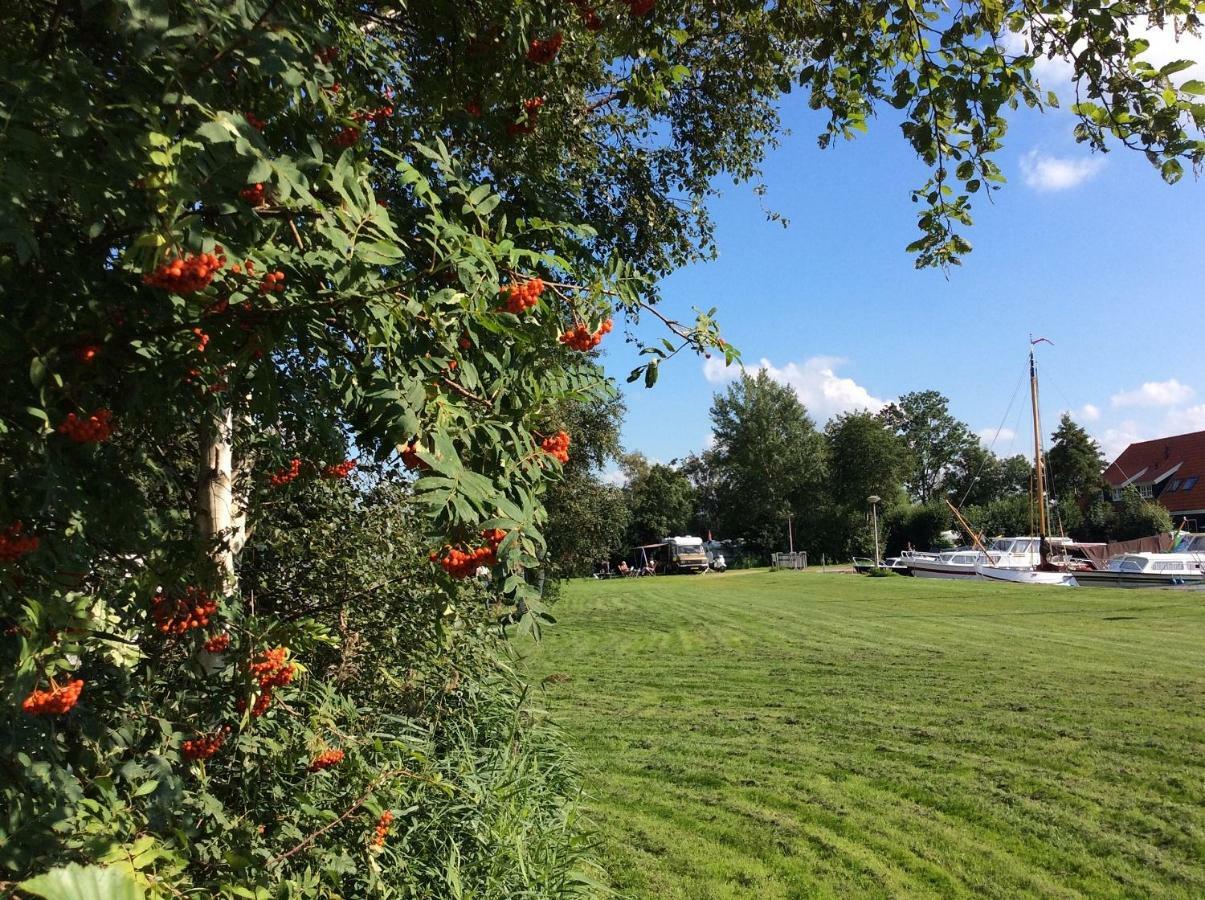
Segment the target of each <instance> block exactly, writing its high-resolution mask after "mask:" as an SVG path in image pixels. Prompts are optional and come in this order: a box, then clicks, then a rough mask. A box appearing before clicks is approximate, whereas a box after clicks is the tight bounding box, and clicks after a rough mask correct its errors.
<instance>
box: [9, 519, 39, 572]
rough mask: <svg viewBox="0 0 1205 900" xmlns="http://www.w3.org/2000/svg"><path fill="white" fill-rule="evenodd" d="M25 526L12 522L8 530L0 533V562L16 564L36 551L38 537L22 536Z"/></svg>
mask: <svg viewBox="0 0 1205 900" xmlns="http://www.w3.org/2000/svg"><path fill="white" fill-rule="evenodd" d="M24 530H25V526H24V525H23V524H22V523H20V522H13V524H11V525H9V526H8V530H7V531H4V532H0V562H6V563H10V562H16V561H17V560H19V559H20V558H21V557H22V556H25V555H26V554H27V553H33V552H34V551H35V550H37V549H38V537H37V535H35V534H23V533H22V532H23V531H24Z"/></svg>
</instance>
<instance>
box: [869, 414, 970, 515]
mask: <svg viewBox="0 0 1205 900" xmlns="http://www.w3.org/2000/svg"><path fill="white" fill-rule="evenodd" d="M879 415H880V416H881V417H882V420H883V422H884V423H886V424H887V425H888V426H889V427H890V428H892V429H894V430H895V432H896V433H897V434H898V435H899V436H900V437H902V438H903V440H904V443H905V445H906V446H907V447H908V451H909V453H910V454H911V457H912V468H911V472H910V473H909V475H908V478H907V480H906V483H907V486H908V490H909V492H910V493H911V494H912V496H913V497H914V498H915V499H917V500H919V501H920V502H921V503H927V502H928V501H929V500H932V499H935V498H937V497H939V496H940V495H941V493H942V492H943V491H944V489H945V485H946V483H947V481H948V480H949V479H950V477H951V475H952V472H953V471H954V469H955V467H956V466H957V464H958V460H959V459H960V458H961V457H962V455H963V454H964V453H966V452H967V450H968V448H970V447H973V446H974V444H975V443H976V438H975V436H974V435H973V434H971V431H970V429H969V428H967V426H966V425H965V424H964V423H962V422H960V421H958V420H957V419H955V418H954V417H953V416H952V415H950V401H949V400H948V399H946V398H945V397H944V396H943V395H942V394H940V393H939V392H937V391H915V392H913V393H910V394H904V396H902V397H900V399H899V400H898V401H896V402H895V403H892V404H890V405H889V406H887V407H886V408H885V409H884V410H883V411H882V412H881V413H879Z"/></svg>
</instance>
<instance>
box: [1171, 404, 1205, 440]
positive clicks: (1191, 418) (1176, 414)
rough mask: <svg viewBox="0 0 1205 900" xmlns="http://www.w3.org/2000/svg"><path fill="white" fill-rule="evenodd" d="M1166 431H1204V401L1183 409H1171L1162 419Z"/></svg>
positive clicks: (1173, 432)
mask: <svg viewBox="0 0 1205 900" xmlns="http://www.w3.org/2000/svg"><path fill="white" fill-rule="evenodd" d="M1163 424H1164V426H1165V428H1166V433H1167V434H1169V435H1172V434H1187V433H1188V432H1190V431H1205V403H1198V404H1197V405H1196V406H1189V407H1186V408H1185V409H1173V410H1172V411H1171V412H1169V413H1168V414H1167V417H1166V419H1165V420H1164V423H1163Z"/></svg>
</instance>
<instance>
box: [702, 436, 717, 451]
mask: <svg viewBox="0 0 1205 900" xmlns="http://www.w3.org/2000/svg"><path fill="white" fill-rule="evenodd" d="M714 446H715V432H714V431H709V432H707V436H706V437H704V438H703V449H704V450H710V449H711V448H712V447H714Z"/></svg>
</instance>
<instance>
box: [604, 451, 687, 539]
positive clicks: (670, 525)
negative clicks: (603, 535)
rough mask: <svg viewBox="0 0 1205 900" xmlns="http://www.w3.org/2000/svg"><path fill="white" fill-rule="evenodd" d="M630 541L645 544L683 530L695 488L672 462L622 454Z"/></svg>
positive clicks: (637, 454) (684, 529)
mask: <svg viewBox="0 0 1205 900" xmlns="http://www.w3.org/2000/svg"><path fill="white" fill-rule="evenodd" d="M622 462H623V470H624V474H625V475H627V478H628V483H627V488H626V493H627V498H628V511H629V515H630V524H629V526H628V534H629V536H630V539H631V542H632V543H633V544H648V543H653V542H655V541H660V540H662V539H663V538H666V537H670V536H671V535H677V534H683V533H685V532H686V530H687V527H688V526H689V525H690V521H691V517H692V516H693V514H694V510H695V497H694V488H693V487H692V486H691V484H690V481H689V479H687V477H686V476H685V475H684V474H683V473H682V472H681V471H680V470H678V469H676V468H674V467H673V466H667V465H666V464H665V463H650V462H649V461H648V460H646V459H645V458H644V457H643V456H641V455H640V454H639V453H633V454H629V455H627V456H625V457H624V458H623V461H622Z"/></svg>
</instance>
